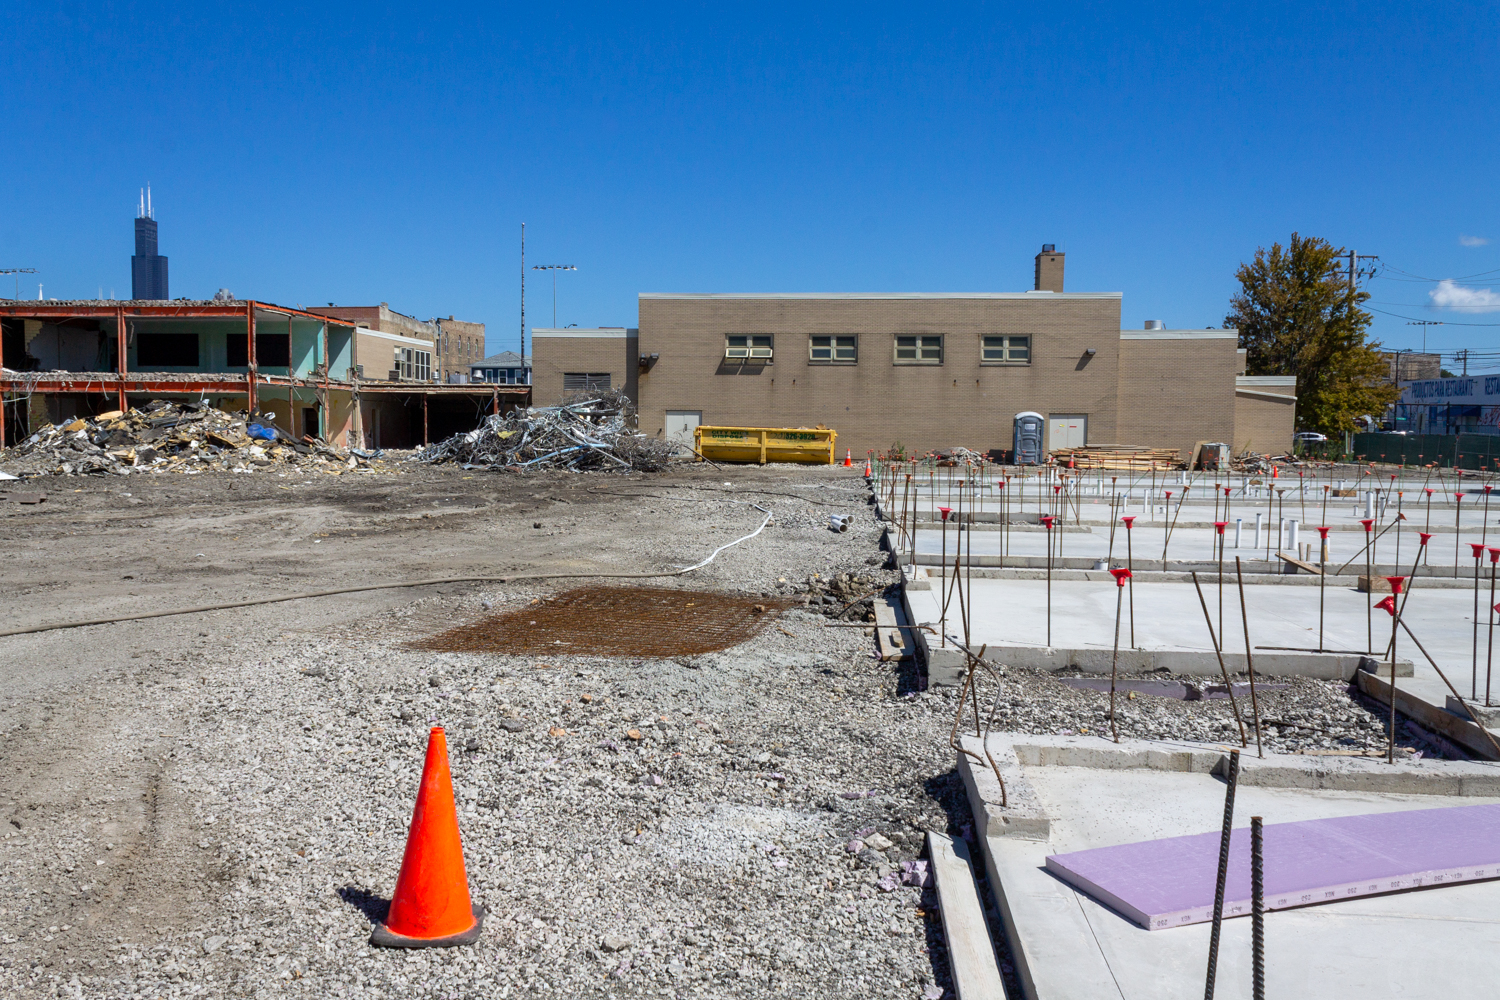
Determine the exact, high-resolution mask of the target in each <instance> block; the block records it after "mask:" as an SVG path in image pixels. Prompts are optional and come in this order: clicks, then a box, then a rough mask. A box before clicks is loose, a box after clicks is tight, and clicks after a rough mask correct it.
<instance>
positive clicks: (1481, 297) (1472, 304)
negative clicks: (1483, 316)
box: [1427, 279, 1500, 313]
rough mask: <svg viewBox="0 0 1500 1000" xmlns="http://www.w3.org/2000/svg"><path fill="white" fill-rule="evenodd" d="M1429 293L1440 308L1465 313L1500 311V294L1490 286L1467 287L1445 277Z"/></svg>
mask: <svg viewBox="0 0 1500 1000" xmlns="http://www.w3.org/2000/svg"><path fill="white" fill-rule="evenodd" d="M1427 294H1428V295H1429V296H1430V297H1431V298H1432V304H1433V305H1434V306H1437V307H1438V308H1439V309H1452V310H1453V311H1454V312H1465V313H1491V312H1500V294H1497V293H1495V292H1493V291H1491V290H1490V289H1488V288H1466V287H1464V286H1463V285H1459V284H1456V283H1454V282H1453V281H1452V280H1451V279H1445V280H1443V281H1440V282H1438V286H1437V287H1436V288H1434V289H1433V290H1432V291H1430V292H1428V293H1427Z"/></svg>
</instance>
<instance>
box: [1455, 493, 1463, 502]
mask: <svg viewBox="0 0 1500 1000" xmlns="http://www.w3.org/2000/svg"><path fill="white" fill-rule="evenodd" d="M1463 498H1464V495H1463V494H1462V493H1455V494H1453V502H1454V503H1458V502H1460V501H1461V500H1463Z"/></svg>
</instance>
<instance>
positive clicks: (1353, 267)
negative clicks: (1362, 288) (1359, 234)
mask: <svg viewBox="0 0 1500 1000" xmlns="http://www.w3.org/2000/svg"><path fill="white" fill-rule="evenodd" d="M1348 257H1349V298H1350V299H1351V300H1352V299H1353V298H1354V282H1355V279H1356V278H1358V277H1359V262H1360V261H1362V260H1379V259H1380V256H1379V254H1373V253H1361V254H1356V253H1355V252H1354V251H1353V250H1350V251H1349V253H1348ZM1374 274H1375V270H1374V268H1371V269H1370V276H1371V277H1373V276H1374Z"/></svg>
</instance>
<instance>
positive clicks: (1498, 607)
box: [1494, 604, 1500, 612]
mask: <svg viewBox="0 0 1500 1000" xmlns="http://www.w3.org/2000/svg"><path fill="white" fill-rule="evenodd" d="M1494 610H1495V611H1496V612H1500V604H1497V605H1495V608H1494Z"/></svg>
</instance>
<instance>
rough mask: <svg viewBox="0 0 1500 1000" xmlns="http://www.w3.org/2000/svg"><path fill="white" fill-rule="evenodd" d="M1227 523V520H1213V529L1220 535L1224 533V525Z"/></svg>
mask: <svg viewBox="0 0 1500 1000" xmlns="http://www.w3.org/2000/svg"><path fill="white" fill-rule="evenodd" d="M1228 523H1229V522H1228V521H1215V522H1214V530H1215V531H1217V532H1218V533H1219V534H1221V535H1222V534H1224V526H1225V525H1226V524H1228Z"/></svg>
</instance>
